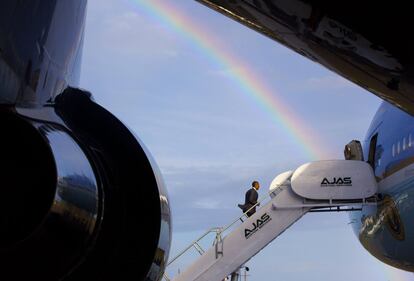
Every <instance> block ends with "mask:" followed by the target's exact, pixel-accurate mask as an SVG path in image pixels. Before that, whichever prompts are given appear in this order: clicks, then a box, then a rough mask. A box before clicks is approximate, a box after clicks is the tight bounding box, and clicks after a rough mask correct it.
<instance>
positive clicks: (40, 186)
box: [0, 88, 171, 280]
mask: <svg viewBox="0 0 414 281" xmlns="http://www.w3.org/2000/svg"><path fill="white" fill-rule="evenodd" d="M0 115H1V118H0V124H1V128H2V129H3V130H2V131H3V133H2V137H1V138H0V147H1V149H2V158H1V160H0V161H1V163H2V165H1V166H2V168H1V174H2V182H3V184H2V189H1V190H2V195H1V196H0V269H1V270H0V276H1V277H0V278H2V279H4V280H33V279H35V280H37V279H39V280H87V279H89V280H159V279H160V278H161V276H162V273H163V271H164V269H165V265H166V262H167V259H168V254H169V248H170V242H171V219H170V208H169V201H168V196H167V193H166V190H165V187H164V183H163V180H162V178H161V175H160V172H159V170H158V168H157V166H156V164H155V162H154V161H153V159H152V158H151V156H150V154H149V152H148V151H147V150H146V148H145V147H144V145H143V144H142V143H141V141H140V140H139V139H138V138H136V137H135V136H134V135H133V134H132V133H131V132H130V131H129V130H128V129H127V128H126V127H125V126H124V125H123V124H122V123H121V122H120V121H119V120H118V119H116V118H115V117H114V116H113V115H112V114H110V113H109V112H108V111H106V110H105V109H104V108H102V107H100V106H99V105H97V104H96V103H94V102H93V101H92V100H91V98H90V95H89V94H88V93H86V92H83V91H81V90H77V89H73V88H68V89H67V90H65V91H64V93H63V94H61V95H59V96H58V97H57V98H56V99H55V103H54V104H51V105H50V106H47V107H43V108H41V109H24V108H17V109H10V108H5V109H0Z"/></svg>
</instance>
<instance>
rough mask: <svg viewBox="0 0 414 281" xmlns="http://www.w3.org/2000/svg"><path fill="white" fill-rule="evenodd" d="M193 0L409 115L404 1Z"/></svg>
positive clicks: (412, 88)
mask: <svg viewBox="0 0 414 281" xmlns="http://www.w3.org/2000/svg"><path fill="white" fill-rule="evenodd" d="M197 1H199V2H201V3H203V4H205V5H207V6H209V7H211V8H212V9H215V10H217V11H218V12H220V13H223V14H225V15H227V16H229V17H231V18H233V19H235V20H237V21H239V22H240V23H242V24H244V25H246V26H248V27H250V28H252V29H255V30H257V31H258V32H261V33H262V34H264V35H266V36H268V37H270V38H272V39H274V40H276V41H278V42H279V43H281V44H283V45H285V46H287V47H289V48H291V49H292V50H294V51H296V52H298V53H299V54H301V55H303V56H305V57H307V58H309V59H311V60H313V61H316V62H318V63H320V64H322V65H324V66H326V67H327V68H329V69H330V70H333V71H335V72H336V73H338V74H340V75H342V76H344V77H345V78H347V79H349V80H351V81H353V82H355V83H356V84H359V85H360V86H362V87H364V88H366V89H367V90H369V91H371V92H372V93H374V94H376V95H377V96H379V97H381V98H383V99H385V100H387V101H388V102H390V103H392V104H394V105H396V106H397V107H399V108H402V109H404V110H405V111H407V112H409V113H411V114H414V75H413V73H414V68H413V66H414V64H413V62H414V56H413V55H412V50H413V47H414V41H413V39H412V36H411V35H410V34H411V21H412V20H411V18H412V9H411V7H410V3H409V2H406V1H394V2H393V3H392V4H390V3H388V2H378V1H377V2H375V3H372V2H361V1H357V0H350V1H342V0H341V1H320V0H303V1H302V0H290V1H285V0H272V1H265V0H254V1H253V0H240V1H233V0H197ZM275 63H277V62H275Z"/></svg>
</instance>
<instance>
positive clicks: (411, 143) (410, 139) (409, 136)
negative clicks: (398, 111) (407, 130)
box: [408, 134, 413, 147]
mask: <svg viewBox="0 0 414 281" xmlns="http://www.w3.org/2000/svg"><path fill="white" fill-rule="evenodd" d="M411 146H413V139H412V136H411V134H409V135H408V147H411Z"/></svg>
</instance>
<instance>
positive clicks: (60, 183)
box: [38, 124, 103, 245]
mask: <svg viewBox="0 0 414 281" xmlns="http://www.w3.org/2000/svg"><path fill="white" fill-rule="evenodd" d="M38 129H39V131H40V133H41V134H42V135H43V136H44V137H45V138H46V140H47V142H48V143H49V145H50V148H51V150H52V153H53V157H54V160H55V164H56V170H57V184H56V193H55V197H54V200H53V205H52V206H51V210H50V212H51V214H50V215H51V216H54V219H58V220H60V222H61V223H64V224H66V226H65V227H66V228H67V229H74V231H75V232H78V233H84V238H82V241H80V243H79V244H80V245H84V244H85V243H86V242H87V241H90V240H93V237H92V236H91V235H92V234H93V232H94V230H95V228H96V226H97V224H98V222H99V220H100V219H101V217H100V216H99V213H102V212H99V209H101V208H102V207H103V200H102V195H101V196H99V194H101V193H102V191H101V190H99V188H98V184H97V180H96V177H95V174H94V172H93V169H92V167H91V164H90V161H89V160H88V159H87V157H86V156H85V154H84V152H83V151H82V150H81V148H80V147H79V145H78V144H77V143H76V142H75V141H74V139H73V138H72V137H70V136H69V135H68V134H67V133H66V132H65V131H63V130H61V129H59V128H58V127H56V126H52V125H47V124H45V125H43V124H42V125H38Z"/></svg>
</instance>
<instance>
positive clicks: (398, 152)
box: [397, 142, 401, 154]
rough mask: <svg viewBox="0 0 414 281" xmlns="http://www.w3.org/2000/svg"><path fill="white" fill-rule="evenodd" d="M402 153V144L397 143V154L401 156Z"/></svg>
mask: <svg viewBox="0 0 414 281" xmlns="http://www.w3.org/2000/svg"><path fill="white" fill-rule="evenodd" d="M400 152H401V143H400V142H397V154H400Z"/></svg>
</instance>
